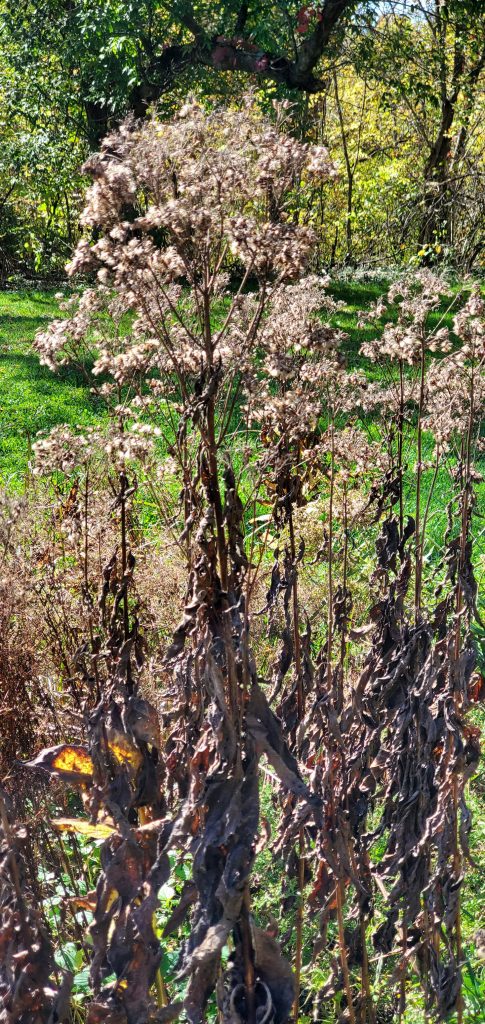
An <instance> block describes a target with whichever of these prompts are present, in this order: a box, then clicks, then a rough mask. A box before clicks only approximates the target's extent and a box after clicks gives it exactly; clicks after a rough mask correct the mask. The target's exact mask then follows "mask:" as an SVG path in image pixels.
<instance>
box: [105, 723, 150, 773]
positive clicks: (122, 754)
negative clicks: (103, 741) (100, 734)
mask: <svg viewBox="0 0 485 1024" xmlns="http://www.w3.org/2000/svg"><path fill="white" fill-rule="evenodd" d="M108 747H109V749H110V751H111V753H112V755H113V757H114V758H115V759H116V760H117V761H118V762H119V764H125V765H128V766H129V767H130V768H132V769H133V771H134V772H137V771H138V769H139V768H140V767H141V763H142V761H143V757H142V755H141V752H140V751H139V750H138V747H136V746H135V745H134V743H132V742H131V740H130V738H129V737H128V736H126V735H125V734H124V733H122V732H113V733H111V735H110V736H109V738H108Z"/></svg>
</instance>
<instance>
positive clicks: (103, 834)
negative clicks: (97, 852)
mask: <svg viewBox="0 0 485 1024" xmlns="http://www.w3.org/2000/svg"><path fill="white" fill-rule="evenodd" d="M51 824H52V826H53V827H54V828H55V829H57V831H58V832H71V833H73V834H74V835H78V836H86V838H87V839H109V837H110V836H112V835H113V832H115V831H116V829H115V827H114V825H108V824H106V823H105V822H98V823H97V824H96V823H94V822H91V821H85V820H84V819H83V818H54V819H53V821H52V822H51Z"/></svg>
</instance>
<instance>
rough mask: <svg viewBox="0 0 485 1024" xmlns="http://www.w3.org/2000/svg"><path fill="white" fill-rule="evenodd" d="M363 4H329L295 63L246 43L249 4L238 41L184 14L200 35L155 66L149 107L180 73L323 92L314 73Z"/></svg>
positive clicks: (330, 0)
mask: <svg viewBox="0 0 485 1024" xmlns="http://www.w3.org/2000/svg"><path fill="white" fill-rule="evenodd" d="M356 3H357V0H324V3H323V5H322V7H321V10H320V12H319V13H318V14H317V15H316V24H315V27H314V28H313V29H311V30H309V31H308V34H305V38H304V39H303V40H302V42H301V43H300V45H299V47H298V49H297V52H296V54H295V56H294V59H293V60H290V59H289V58H288V57H287V56H285V55H283V54H278V53H272V52H270V51H268V50H263V49H261V48H258V47H257V45H255V44H254V43H252V42H250V41H247V42H246V41H245V40H242V39H241V38H240V36H241V33H242V31H243V29H244V26H245V23H246V20H247V17H248V14H249V5H248V4H247V3H242V4H241V7H240V9H239V12H238V16H237V20H236V30H235V31H236V34H235V36H234V37H232V38H226V37H225V36H221V35H217V36H213V37H212V38H207V36H206V35H205V33H204V31H203V29H202V28H201V26H200V25H199V23H198V22H197V20H196V18H195V16H194V15H193V12H192V11H191V10H190V9H189V10H188V11H187V9H186V11H185V13H184V15H183V19H182V18H181V21H183V24H184V26H185V27H186V28H187V29H188V30H189V31H190V32H191V33H192V35H193V36H194V41H193V42H189V43H182V44H175V45H172V46H167V47H166V48H165V49H164V51H163V53H162V54H161V55H160V56H159V57H158V58H157V59H156V60H155V61H154V62H153V63H152V64H151V66H150V69H149V72H148V76H147V77H148V79H149V82H147V83H146V84H145V86H144V89H143V93H144V96H145V102H146V103H151V102H154V101H155V100H156V99H157V98H158V97H159V96H160V95H162V93H164V92H166V91H167V90H168V89H169V88H170V87H171V85H172V83H173V81H174V79H175V78H176V77H177V75H178V74H180V73H182V72H183V71H184V70H187V68H188V67H197V66H199V67H209V68H213V69H214V70H215V71H237V72H242V73H243V74H248V75H252V76H257V77H259V78H265V79H271V80H272V81H274V82H278V83H279V84H281V85H286V86H287V88H289V89H296V90H299V91H301V92H308V93H316V92H320V91H321V90H322V89H323V88H324V86H325V82H324V81H323V80H322V79H321V78H319V77H318V76H317V75H315V73H314V69H315V67H316V65H317V64H318V61H319V60H320V58H321V57H322V55H323V53H324V52H325V50H326V48H327V47H328V45H329V42H330V39H331V37H332V35H333V33H334V32H335V30H336V28H337V26H338V24H339V22H340V21H341V20H342V18H343V15H344V14H345V13H346V12H347V11H350V9H351V8H353V7H355V6H356Z"/></svg>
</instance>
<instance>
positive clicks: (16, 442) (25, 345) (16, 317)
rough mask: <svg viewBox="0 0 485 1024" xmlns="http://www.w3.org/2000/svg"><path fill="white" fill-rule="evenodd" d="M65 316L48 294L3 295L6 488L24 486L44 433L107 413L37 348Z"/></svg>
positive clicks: (76, 378) (0, 342)
mask: <svg viewBox="0 0 485 1024" xmlns="http://www.w3.org/2000/svg"><path fill="white" fill-rule="evenodd" d="M58 312H59V308H58V305H57V302H56V300H55V298H54V294H53V293H52V292H48V291H12V292H2V293H0V485H2V484H3V485H5V484H7V485H10V486H14V487H17V486H20V484H21V482H22V478H23V477H24V475H25V473H26V471H27V469H28V463H29V453H30V447H31V445H32V442H33V441H34V440H35V435H36V434H37V433H38V431H45V430H49V429H51V428H52V427H54V426H56V425H57V424H61V423H68V424H70V425H72V426H75V425H76V424H79V425H84V426H86V425H87V424H90V423H93V422H95V421H96V419H97V418H98V417H99V415H100V412H101V410H100V409H99V407H97V405H96V401H95V399H93V396H92V395H91V394H90V392H89V387H88V386H87V384H86V383H85V382H84V381H83V379H82V378H81V377H80V375H78V374H77V373H75V372H74V371H72V370H68V369H66V370H61V372H60V373H57V374H53V373H52V372H51V370H49V369H48V368H47V367H46V366H41V365H40V363H39V359H38V356H37V355H36V353H35V352H34V351H33V349H32V340H33V338H34V335H35V333H36V331H38V330H40V329H41V328H42V327H44V326H47V324H48V323H49V321H50V320H52V318H53V317H55V316H56V315H57V314H58Z"/></svg>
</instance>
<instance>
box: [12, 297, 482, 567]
mask: <svg viewBox="0 0 485 1024" xmlns="http://www.w3.org/2000/svg"><path fill="white" fill-rule="evenodd" d="M385 289H386V283H385V282H384V281H370V282H362V281H360V282H343V281H335V282H333V283H332V285H331V286H330V289H329V290H330V292H331V294H332V295H333V296H334V297H335V298H337V299H339V300H340V301H342V302H343V303H345V306H344V307H343V308H342V309H341V310H339V312H338V313H337V314H336V316H335V317H334V321H333V322H334V323H335V325H336V326H338V327H340V328H341V329H342V330H344V331H345V332H346V333H347V334H348V340H347V341H346V343H345V353H346V356H347V359H348V363H349V365H350V366H352V367H353V368H356V367H360V368H365V370H366V373H368V374H369V375H370V376H372V377H374V378H379V377H381V376H382V370H381V369H380V367H378V366H377V365H372V364H370V363H369V361H368V360H366V359H364V358H363V357H362V356H360V354H359V349H360V346H361V345H362V342H363V341H365V340H368V339H370V338H372V337H373V336H374V335H375V330H376V328H375V327H374V326H373V325H366V326H364V327H362V328H359V327H358V326H357V318H358V313H359V311H360V310H362V309H366V308H368V307H369V306H370V304H371V303H372V302H374V301H375V300H376V299H377V298H378V297H379V296H380V295H381V294H382V293H383V292H384V291H385ZM443 311H446V304H445V305H444V306H443V309H442V311H440V312H439V313H436V314H434V315H433V319H434V320H435V322H437V320H438V319H439V318H440V317H441V316H442V315H443ZM58 313H59V308H58V304H57V302H56V300H55V297H54V293H53V292H49V291H40V290H39V291H35V290H32V291H12V292H3V293H0V485H2V484H4V485H5V484H6V485H10V486H14V487H20V486H21V484H22V479H23V477H24V475H25V473H26V471H27V470H28V465H29V457H30V447H31V445H32V442H33V441H34V440H35V436H36V434H37V433H38V432H39V431H48V430H49V429H51V428H52V427H54V426H56V425H57V424H68V425H70V426H74V427H75V426H77V425H79V426H84V427H85V426H86V425H89V424H92V423H94V422H96V420H98V419H99V418H100V416H102V414H103V410H102V407H101V405H100V404H99V402H98V401H97V400H96V399H95V397H94V396H93V395H91V393H90V391H89V386H88V385H87V383H86V382H85V380H84V378H83V377H82V376H81V375H80V374H78V373H77V372H75V371H74V370H72V369H69V368H65V369H61V370H60V371H59V372H58V373H56V374H54V373H52V372H51V370H49V369H48V368H47V367H45V366H41V365H40V363H39V359H38V357H37V355H36V353H35V352H34V351H33V349H32V341H33V338H34V335H35V333H36V331H38V330H39V329H41V328H42V327H43V326H46V325H47V324H48V323H49V321H50V320H51V319H52V318H53V317H55V316H56V315H58ZM453 313H454V311H450V312H448V313H446V312H445V315H444V319H443V322H444V323H445V324H447V326H449V327H451V324H452V319H453ZM365 426H366V429H368V430H369V433H370V434H371V435H372V436H373V437H375V438H377V437H378V429H377V427H376V425H375V424H373V423H372V422H370V421H368V422H366V424H365ZM431 453H432V439H431V438H425V443H424V453H423V454H424V458H425V459H427V458H428V457H430V456H431ZM405 457H406V459H407V462H408V466H409V470H408V492H409V501H410V504H409V507H408V508H407V511H408V512H409V513H412V512H413V508H412V502H413V497H412V496H413V493H414V480H413V474H414V463H415V460H416V452H415V447H414V441H413V442H412V444H411V446H408V448H407V450H405ZM431 477H432V473H431V472H429V473H428V474H425V476H424V480H423V496H424V501H426V497H427V487H428V485H429V482H430V480H431ZM479 492H480V495H479V496H480V498H481V499H482V498H483V499H484V500H485V486H484V485H483V484H482V485H481V486H480V487H479ZM450 495H451V486H450V479H449V475H448V473H446V472H443V473H441V474H440V475H439V477H438V480H437V482H436V486H435V491H434V495H433V501H432V504H431V508H430V517H429V536H430V538H431V541H432V545H433V546H434V547H435V548H436V551H438V550H439V549H440V548H441V546H442V540H443V534H444V531H445V528H446V505H447V502H448V501H449V498H450ZM476 540H477V549H478V550H477V552H476V553H477V555H478V556H479V563H480V565H479V574H480V575H481V570H482V565H483V562H484V556H485V527H481V526H477V536H476ZM431 554H432V553H431Z"/></svg>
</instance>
